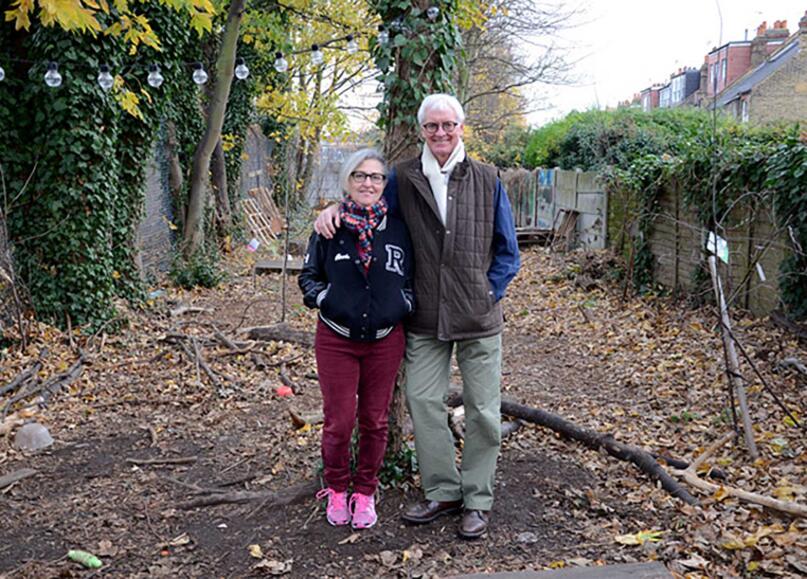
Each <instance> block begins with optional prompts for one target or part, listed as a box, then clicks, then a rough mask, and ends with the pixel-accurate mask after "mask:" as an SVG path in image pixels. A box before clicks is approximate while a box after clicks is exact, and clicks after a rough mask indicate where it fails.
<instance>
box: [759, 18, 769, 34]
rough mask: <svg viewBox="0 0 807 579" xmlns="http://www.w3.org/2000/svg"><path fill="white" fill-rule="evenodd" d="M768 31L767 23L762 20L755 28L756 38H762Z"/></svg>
mask: <svg viewBox="0 0 807 579" xmlns="http://www.w3.org/2000/svg"><path fill="white" fill-rule="evenodd" d="M767 29H768V21H767V20H763V21H762V24H760V25H759V26H758V27H757V36H763V35H764V34H765V31H766V30H767Z"/></svg>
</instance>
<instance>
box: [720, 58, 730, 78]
mask: <svg viewBox="0 0 807 579" xmlns="http://www.w3.org/2000/svg"><path fill="white" fill-rule="evenodd" d="M727 69H728V59H727V58H724V59H723V60H722V62H721V64H720V76H722V77H723V82H726V70H727Z"/></svg>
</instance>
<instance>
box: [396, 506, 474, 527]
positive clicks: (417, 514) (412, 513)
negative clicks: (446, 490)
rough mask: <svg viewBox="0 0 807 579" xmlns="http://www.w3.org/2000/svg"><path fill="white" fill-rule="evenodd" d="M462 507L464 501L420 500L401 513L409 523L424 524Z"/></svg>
mask: <svg viewBox="0 0 807 579" xmlns="http://www.w3.org/2000/svg"><path fill="white" fill-rule="evenodd" d="M461 508H462V501H461V500H458V501H420V502H419V503H415V504H414V505H410V506H409V507H408V508H407V509H406V510H405V511H404V512H403V514H402V515H401V518H402V519H403V520H404V521H406V522H407V523H412V524H413V525H422V524H423V523H431V522H432V521H433V520H434V519H436V518H437V517H442V516H443V515H449V514H451V513H456V512H458V511H459V510H460V509H461Z"/></svg>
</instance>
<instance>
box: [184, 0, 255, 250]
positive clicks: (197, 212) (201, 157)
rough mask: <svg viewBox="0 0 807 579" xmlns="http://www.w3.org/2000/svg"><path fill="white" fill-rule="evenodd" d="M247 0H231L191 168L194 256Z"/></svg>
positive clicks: (189, 233) (188, 246) (187, 240)
mask: <svg viewBox="0 0 807 579" xmlns="http://www.w3.org/2000/svg"><path fill="white" fill-rule="evenodd" d="M245 4H246V0H232V1H231V3H230V9H229V11H228V13H227V23H226V24H225V26H224V33H223V35H222V39H221V48H220V49H219V56H218V59H217V60H216V79H215V83H216V84H215V88H214V90H213V92H212V96H211V98H210V103H209V105H208V115H207V128H206V129H205V134H204V137H202V141H201V142H200V143H199V146H198V147H197V148H196V153H195V154H194V156H193V169H192V170H191V188H190V194H189V196H188V212H187V215H186V218H185V230H184V234H183V248H182V249H183V254H184V256H185V257H186V258H189V257H191V256H192V255H193V254H194V253H196V252H197V251H198V250H199V249H201V247H202V245H203V244H204V223H203V221H204V208H205V202H206V197H207V195H206V194H207V184H208V174H209V172H210V159H211V157H212V155H213V150H214V149H215V147H216V143H217V142H218V141H219V139H220V138H221V129H222V126H223V125H224V113H225V112H226V111H227V100H228V98H229V96H230V87H231V86H232V82H233V71H234V69H235V51H236V46H237V45H238V31H239V28H240V26H241V19H242V18H243V15H244V5H245Z"/></svg>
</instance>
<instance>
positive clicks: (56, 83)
mask: <svg viewBox="0 0 807 579" xmlns="http://www.w3.org/2000/svg"><path fill="white" fill-rule="evenodd" d="M45 84H46V85H48V86H49V87H50V88H57V87H60V86H62V75H61V74H59V65H58V64H56V63H55V62H49V63H48V71H47V72H46V73H45Z"/></svg>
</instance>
